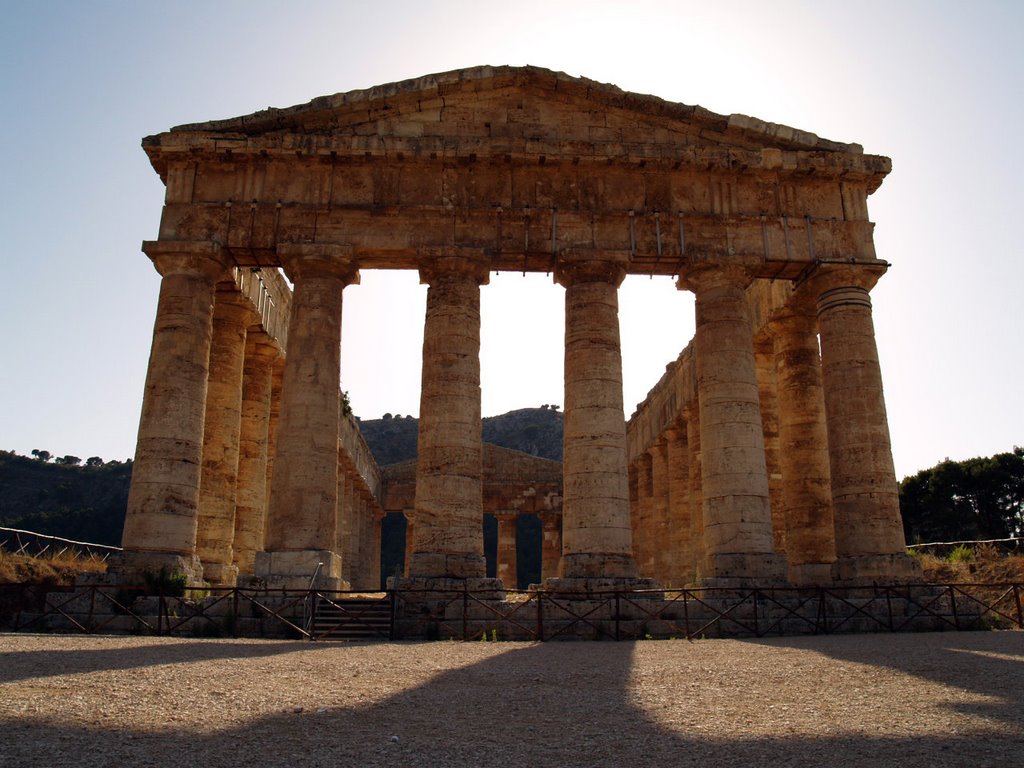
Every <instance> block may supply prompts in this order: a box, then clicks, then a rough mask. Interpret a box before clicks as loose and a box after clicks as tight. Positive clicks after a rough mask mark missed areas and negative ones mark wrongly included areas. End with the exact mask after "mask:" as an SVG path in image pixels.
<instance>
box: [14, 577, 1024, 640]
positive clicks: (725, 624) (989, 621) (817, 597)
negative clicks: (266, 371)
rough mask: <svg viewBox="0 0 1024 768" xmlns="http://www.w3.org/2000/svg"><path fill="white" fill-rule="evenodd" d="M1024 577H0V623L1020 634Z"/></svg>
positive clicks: (82, 629)
mask: <svg viewBox="0 0 1024 768" xmlns="http://www.w3.org/2000/svg"><path fill="white" fill-rule="evenodd" d="M1022 593H1024V585H1021V584H1017V583H1005V584H980V583H979V584H966V583H965V584H911V585H878V586H872V587H857V588H826V587H821V588H801V589H797V588H763V589H762V588H749V589H672V590H614V591H607V592H593V593H586V594H580V593H568V592H552V591H523V592H519V591H508V592H496V591H493V590H492V591H488V592H476V593H475V592H471V591H469V590H402V591H394V590H393V591H389V592H384V593H376V594H366V593H357V592H325V591H319V590H266V589H263V590H259V589H249V588H211V589H185V590H182V591H181V592H180V593H175V594H156V595H153V594H148V593H147V589H146V588H145V587H121V586H109V585H87V586H82V587H78V588H70V587H69V588H66V589H56V590H55V589H53V588H52V587H41V586H38V585H26V584H15V585H0V627H6V629H8V630H10V631H15V632H65V633H85V634H96V633H130V634H149V635H169V636H191V637H217V636H222V637H278V638H280V637H287V638H294V639H302V640H311V641H316V640H330V639H375V640H402V639H409V640H413V639H415V640H423V639H427V640H449V639H452V640H464V641H470V640H526V641H535V642H538V641H551V640H618V641H623V640H645V639H659V638H677V639H687V640H694V639H701V638H712V637H765V636H792V635H807V634H811V635H818V634H836V633H852V632H907V631H928V630H931V631H937V630H966V629H982V628H990V629H992V628H996V629H1017V630H1020V629H1024V606H1022Z"/></svg>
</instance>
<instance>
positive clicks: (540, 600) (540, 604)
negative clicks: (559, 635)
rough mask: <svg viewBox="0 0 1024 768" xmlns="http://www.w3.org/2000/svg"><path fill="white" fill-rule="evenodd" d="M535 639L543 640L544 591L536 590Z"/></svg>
mask: <svg viewBox="0 0 1024 768" xmlns="http://www.w3.org/2000/svg"><path fill="white" fill-rule="evenodd" d="M537 639H538V640H539V641H540V642H542V643H543V642H544V593H543V592H541V591H538V592H537Z"/></svg>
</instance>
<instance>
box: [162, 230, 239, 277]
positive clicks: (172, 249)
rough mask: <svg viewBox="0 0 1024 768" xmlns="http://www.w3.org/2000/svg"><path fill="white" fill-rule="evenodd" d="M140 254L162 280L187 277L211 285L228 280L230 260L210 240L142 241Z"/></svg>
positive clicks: (218, 246) (221, 248) (221, 249)
mask: <svg viewBox="0 0 1024 768" xmlns="http://www.w3.org/2000/svg"><path fill="white" fill-rule="evenodd" d="M142 252H143V253H145V254H146V255H147V256H149V258H150V260H151V261H152V262H153V266H155V267H156V271H157V272H159V273H160V275H161V276H163V277H167V276H168V275H191V276H195V277H202V278H205V279H206V280H208V281H210V282H211V283H215V282H217V281H218V280H226V279H228V278H229V277H230V269H231V265H232V261H231V258H230V257H229V256H228V254H227V251H226V250H225V249H224V246H222V245H221V244H220V243H216V242H213V241H211V240H144V241H143V243H142Z"/></svg>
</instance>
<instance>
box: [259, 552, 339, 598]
mask: <svg viewBox="0 0 1024 768" xmlns="http://www.w3.org/2000/svg"><path fill="white" fill-rule="evenodd" d="M317 564H322V565H321V566H320V570H319V572H318V571H317ZM314 574H316V583H315V584H313V586H312V588H313V589H319V590H324V591H331V590H339V589H348V583H347V582H346V581H344V580H343V579H342V578H341V556H340V555H337V554H335V553H334V552H331V551H330V550H318V549H303V550H299V551H292V552H257V553H256V578H258V579H261V580H262V581H263V582H264V584H266V586H267V588H268V589H310V582H311V581H312V579H313V575H314Z"/></svg>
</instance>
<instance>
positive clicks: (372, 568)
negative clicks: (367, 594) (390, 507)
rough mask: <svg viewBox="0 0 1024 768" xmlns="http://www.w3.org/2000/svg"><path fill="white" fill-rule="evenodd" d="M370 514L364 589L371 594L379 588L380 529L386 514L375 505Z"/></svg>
mask: <svg viewBox="0 0 1024 768" xmlns="http://www.w3.org/2000/svg"><path fill="white" fill-rule="evenodd" d="M370 512H371V517H370V537H369V539H368V547H367V553H368V556H367V558H366V588H367V589H368V590H370V591H371V592H378V591H380V588H381V578H380V556H381V533H382V528H381V527H382V525H383V524H384V516H385V514H386V513H385V512H384V510H383V509H381V508H380V507H378V506H377V505H376V504H374V505H373V507H372V509H371V510H370Z"/></svg>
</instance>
